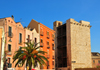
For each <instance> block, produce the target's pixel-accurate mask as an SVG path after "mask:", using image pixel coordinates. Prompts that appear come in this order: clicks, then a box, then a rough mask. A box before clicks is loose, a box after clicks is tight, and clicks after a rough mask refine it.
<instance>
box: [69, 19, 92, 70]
mask: <svg viewBox="0 0 100 70" xmlns="http://www.w3.org/2000/svg"><path fill="white" fill-rule="evenodd" d="M67 23H70V33H71V66H72V70H74V68H90V67H92V63H91V43H90V23H89V22H86V21H80V23H79V22H76V21H74V19H69V20H67Z"/></svg>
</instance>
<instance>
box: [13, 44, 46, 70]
mask: <svg viewBox="0 0 100 70" xmlns="http://www.w3.org/2000/svg"><path fill="white" fill-rule="evenodd" d="M25 44H26V45H27V46H25V47H21V48H20V49H19V50H18V51H16V52H15V55H14V56H13V63H14V62H15V61H17V62H16V64H15V67H16V66H17V65H18V64H19V63H20V62H22V66H23V65H24V64H25V61H26V64H28V65H29V70H31V69H32V66H33V68H35V66H36V65H37V63H39V64H40V65H43V64H45V65H46V61H48V60H47V58H46V57H45V56H44V54H45V53H46V52H45V51H41V50H39V48H40V47H42V46H37V45H38V44H39V43H34V42H29V43H28V42H25Z"/></svg>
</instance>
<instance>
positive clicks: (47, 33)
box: [40, 23, 55, 69]
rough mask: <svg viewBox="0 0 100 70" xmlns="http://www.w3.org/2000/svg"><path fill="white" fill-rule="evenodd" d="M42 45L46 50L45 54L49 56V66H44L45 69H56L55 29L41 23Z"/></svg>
mask: <svg viewBox="0 0 100 70" xmlns="http://www.w3.org/2000/svg"><path fill="white" fill-rule="evenodd" d="M40 45H41V46H43V48H40V49H41V50H43V51H46V52H47V54H46V55H45V56H46V57H47V58H48V60H49V61H48V62H47V66H43V67H42V68H43V69H54V68H55V65H54V64H55V60H54V57H55V55H54V31H53V30H51V29H50V28H48V27H46V26H45V25H43V24H41V23H40Z"/></svg>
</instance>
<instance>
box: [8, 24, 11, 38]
mask: <svg viewBox="0 0 100 70" xmlns="http://www.w3.org/2000/svg"><path fill="white" fill-rule="evenodd" d="M8 36H10V37H11V36H12V27H11V26H9V32H8Z"/></svg>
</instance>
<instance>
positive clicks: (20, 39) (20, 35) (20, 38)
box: [19, 33, 22, 43]
mask: <svg viewBox="0 0 100 70" xmlns="http://www.w3.org/2000/svg"><path fill="white" fill-rule="evenodd" d="M19 43H22V34H21V33H19Z"/></svg>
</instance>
